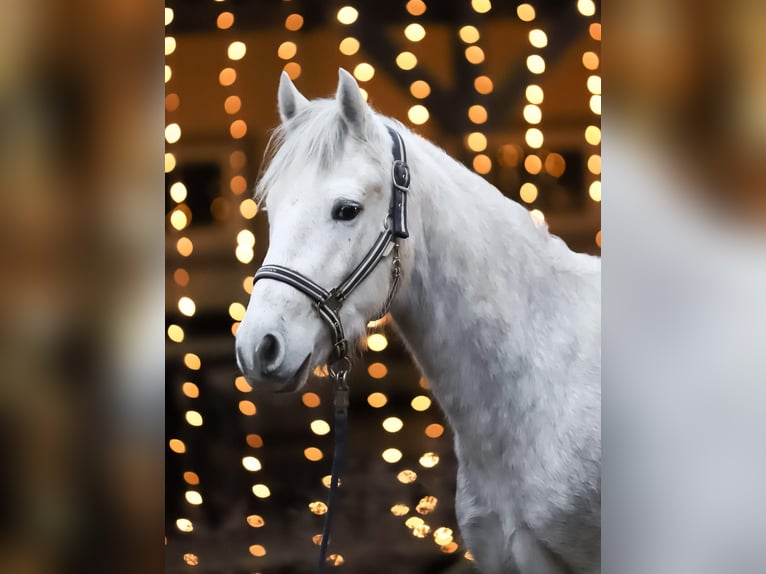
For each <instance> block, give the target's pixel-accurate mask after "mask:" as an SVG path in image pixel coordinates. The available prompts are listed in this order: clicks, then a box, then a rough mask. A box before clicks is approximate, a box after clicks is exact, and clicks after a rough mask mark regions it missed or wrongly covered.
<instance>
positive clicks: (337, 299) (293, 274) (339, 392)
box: [253, 127, 410, 574]
mask: <svg viewBox="0 0 766 574" xmlns="http://www.w3.org/2000/svg"><path fill="white" fill-rule="evenodd" d="M386 129H387V130H388V133H389V135H390V136H391V140H392V143H393V145H392V152H393V156H394V160H393V163H392V165H391V203H390V206H389V212H388V217H387V218H386V225H385V226H384V229H383V231H381V233H380V235H378V238H377V239H376V240H375V243H374V244H373V246H372V247H371V248H370V250H369V251H368V252H367V254H366V255H365V256H364V258H363V259H362V261H360V262H359V264H358V265H357V266H356V267H355V268H354V270H353V271H351V273H350V274H349V275H348V276H347V277H346V278H345V279H344V280H343V282H342V283H341V284H340V285H338V286H337V287H336V288H335V289H332V290H330V291H328V290H326V289H325V288H324V287H322V286H321V285H319V284H317V283H316V282H314V281H312V280H311V279H309V278H308V277H306V276H305V275H303V274H301V273H299V272H297V271H294V270H293V269H290V268H288V267H283V266H282V265H273V264H269V265H263V266H262V267H261V268H260V269H258V271H256V272H255V277H254V278H253V282H255V281H259V280H261V279H272V280H275V281H280V282H282V283H286V284H288V285H290V286H291V287H293V288H295V289H297V290H298V291H300V292H301V293H303V294H305V295H307V296H308V297H309V298H310V299H311V300H312V301H313V305H314V308H315V309H316V311H317V312H318V313H319V315H320V317H321V318H322V319H323V320H324V321H325V323H327V326H328V327H329V328H330V332H331V334H332V338H333V357H332V359H331V361H330V365H331V366H330V375H331V376H332V378H333V380H334V381H335V383H336V389H335V404H334V408H335V452H334V454H333V461H332V470H331V475H330V492H329V493H328V495H327V512H326V513H325V518H324V528H323V530H322V541H321V547H320V550H319V564H318V565H317V574H322V572H324V567H325V563H326V560H327V545H328V544H329V542H330V528H331V526H332V517H333V513H334V511H335V504H333V502H334V500H335V497H336V495H337V491H338V483H339V480H340V475H341V474H342V473H343V467H344V466H345V463H346V443H347V439H348V402H349V387H348V384H347V382H346V379H347V377H348V373H349V371H350V369H351V361H350V359H349V358H348V343H347V342H346V337H345V334H344V332H343V323H342V322H341V320H340V308H341V306H342V305H343V302H344V301H345V300H346V299H347V298H348V296H349V294H350V293H351V291H353V290H354V289H355V288H356V287H357V286H358V285H359V284H360V283H362V281H364V280H365V279H366V278H367V277H368V276H369V275H370V273H372V271H373V270H374V269H375V267H376V266H377V265H378V263H380V261H381V260H383V258H385V257H387V256H388V254H389V253H390V252H391V251H392V250H393V258H392V260H391V286H390V288H389V291H388V296H387V297H386V301H385V303H384V308H383V311H382V313H381V314H380V317H383V316H384V315H385V314H386V313H387V312H388V308H389V307H390V306H391V302H392V301H393V298H394V295H395V294H396V290H397V288H398V286H399V280H400V278H401V267H400V263H399V239H404V238H406V237H409V230H408V229H407V192H408V191H409V189H410V170H409V167H408V166H407V151H406V149H405V147H404V140H402V136H400V135H399V133H398V132H397V131H396V130H394V129H392V128H389V127H387V128H386ZM380 317H379V318H380Z"/></svg>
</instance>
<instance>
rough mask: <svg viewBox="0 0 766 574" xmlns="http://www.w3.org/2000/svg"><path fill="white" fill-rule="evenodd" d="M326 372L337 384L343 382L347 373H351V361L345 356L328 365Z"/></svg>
mask: <svg viewBox="0 0 766 574" xmlns="http://www.w3.org/2000/svg"><path fill="white" fill-rule="evenodd" d="M339 365H340V366H339ZM327 370H328V371H329V373H330V376H331V377H332V378H333V379H335V380H336V381H339V382H341V381H342V382H345V380H346V377H347V376H348V373H349V371H351V359H350V358H349V357H348V355H345V356H343V357H341V358H340V359H339V360H337V361H336V362H334V363H333V364H332V365H328V366H327Z"/></svg>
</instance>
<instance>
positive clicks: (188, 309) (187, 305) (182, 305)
mask: <svg viewBox="0 0 766 574" xmlns="http://www.w3.org/2000/svg"><path fill="white" fill-rule="evenodd" d="M178 310H179V311H180V312H181V314H182V315H186V316H187V317H191V316H193V315H194V312H195V311H196V310H197V306H196V305H195V304H194V301H193V300H192V299H190V298H189V297H186V296H184V297H181V298H180V299H179V300H178Z"/></svg>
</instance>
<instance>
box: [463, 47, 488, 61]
mask: <svg viewBox="0 0 766 574" xmlns="http://www.w3.org/2000/svg"><path fill="white" fill-rule="evenodd" d="M465 59H466V60H468V61H469V62H471V63H472V64H481V63H482V62H483V61H484V50H482V49H481V48H479V46H468V47H467V48H466V49H465Z"/></svg>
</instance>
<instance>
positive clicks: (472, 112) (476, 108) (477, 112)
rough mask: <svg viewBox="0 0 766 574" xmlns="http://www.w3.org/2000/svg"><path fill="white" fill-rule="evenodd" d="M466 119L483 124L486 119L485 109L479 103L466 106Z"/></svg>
mask: <svg viewBox="0 0 766 574" xmlns="http://www.w3.org/2000/svg"><path fill="white" fill-rule="evenodd" d="M468 119H469V120H471V121H472V122H473V123H475V124H483V123H484V122H486V121H487V109H486V108H485V107H484V106H482V105H479V104H475V105H473V106H471V107H470V108H468Z"/></svg>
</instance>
